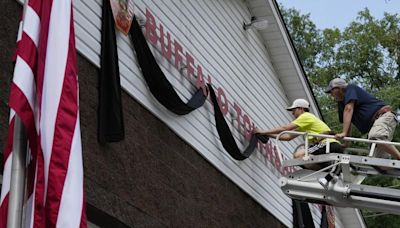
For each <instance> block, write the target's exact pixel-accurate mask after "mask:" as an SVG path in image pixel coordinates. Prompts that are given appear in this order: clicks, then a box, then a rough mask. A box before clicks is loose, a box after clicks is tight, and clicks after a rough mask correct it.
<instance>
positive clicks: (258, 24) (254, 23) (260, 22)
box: [243, 17, 268, 30]
mask: <svg viewBox="0 0 400 228" xmlns="http://www.w3.org/2000/svg"><path fill="white" fill-rule="evenodd" d="M267 27H268V20H267V19H263V18H256V17H251V21H250V23H246V22H243V29H244V30H247V29H249V28H255V29H257V30H262V29H266V28H267Z"/></svg>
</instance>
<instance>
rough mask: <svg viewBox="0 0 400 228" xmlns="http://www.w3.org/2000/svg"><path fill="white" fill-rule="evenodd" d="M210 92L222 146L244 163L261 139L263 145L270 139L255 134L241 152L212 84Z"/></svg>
mask: <svg viewBox="0 0 400 228" xmlns="http://www.w3.org/2000/svg"><path fill="white" fill-rule="evenodd" d="M208 90H209V93H210V96H211V101H212V102H213V105H214V116H215V125H216V127H217V131H218V135H219V138H220V140H221V143H222V146H223V147H224V149H225V150H226V151H227V152H228V154H229V155H231V156H232V157H233V158H234V159H236V160H239V161H242V160H244V159H246V158H248V157H250V155H251V154H252V153H253V151H254V149H255V148H256V146H257V142H258V140H259V139H260V140H261V141H262V142H263V143H267V142H268V137H265V136H261V135H259V134H253V136H252V137H251V139H250V143H249V145H248V146H247V148H246V149H245V150H244V152H243V153H242V152H240V150H239V148H238V146H237V144H236V141H235V139H234V138H233V135H232V132H231V130H230V129H229V126H228V124H227V123H226V121H225V118H224V115H223V114H222V112H221V109H220V108H219V105H218V101H217V97H216V95H215V92H214V89H213V88H212V86H211V85H210V84H208Z"/></svg>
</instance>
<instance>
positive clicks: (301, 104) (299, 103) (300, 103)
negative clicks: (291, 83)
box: [286, 99, 310, 111]
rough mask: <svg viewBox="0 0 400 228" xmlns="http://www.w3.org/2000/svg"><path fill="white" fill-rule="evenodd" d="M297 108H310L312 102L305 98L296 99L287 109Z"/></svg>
mask: <svg viewBox="0 0 400 228" xmlns="http://www.w3.org/2000/svg"><path fill="white" fill-rule="evenodd" d="M295 108H310V103H308V101H306V100H304V99H296V100H294V101H293V104H292V105H291V106H290V107H287V108H286V110H288V111H290V110H292V109H295Z"/></svg>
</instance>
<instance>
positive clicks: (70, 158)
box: [0, 0, 87, 228]
mask: <svg viewBox="0 0 400 228" xmlns="http://www.w3.org/2000/svg"><path fill="white" fill-rule="evenodd" d="M26 1H28V3H27V7H26V10H25V13H24V15H23V18H22V23H21V24H22V26H20V31H19V35H18V39H17V50H16V58H15V69H14V76H13V80H12V83H11V88H10V97H9V105H10V121H9V130H8V141H7V145H6V149H5V151H4V173H3V185H2V190H1V198H0V228H2V227H6V224H7V208H8V204H9V201H8V199H9V191H10V175H11V163H12V154H13V152H12V146H13V145H12V144H13V133H14V132H13V131H14V122H15V115H18V116H19V117H20V118H21V121H22V123H23V125H24V126H25V129H26V132H27V138H28V150H27V151H28V153H29V154H30V155H29V159H28V161H29V165H28V166H27V170H28V173H27V176H28V177H27V191H26V192H27V193H26V196H25V198H24V217H23V226H24V227H86V226H87V225H86V215H85V200H84V190H83V165H82V146H81V135H80V123H79V96H78V94H79V92H78V77H77V69H76V49H75V33H74V20H73V15H72V14H73V12H72V11H73V10H72V1H71V0H26Z"/></svg>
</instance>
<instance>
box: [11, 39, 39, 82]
mask: <svg viewBox="0 0 400 228" xmlns="http://www.w3.org/2000/svg"><path fill="white" fill-rule="evenodd" d="M18 45H19V47H20V48H19V51H18V53H17V55H18V56H19V57H20V58H22V59H23V60H24V61H25V62H26V64H27V65H29V67H30V68H31V72H36V62H37V59H36V57H37V53H36V52H37V47H36V45H35V43H34V42H33V41H32V39H31V38H30V37H29V36H28V35H27V34H26V33H23V34H22V40H21V41H20V42H19V43H18ZM21 49H23V50H24V51H21ZM16 69H17V68H16ZM14 75H15V72H14Z"/></svg>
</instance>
